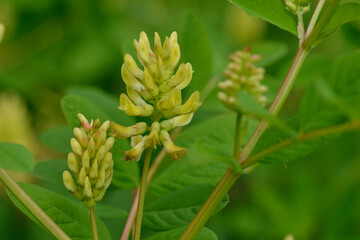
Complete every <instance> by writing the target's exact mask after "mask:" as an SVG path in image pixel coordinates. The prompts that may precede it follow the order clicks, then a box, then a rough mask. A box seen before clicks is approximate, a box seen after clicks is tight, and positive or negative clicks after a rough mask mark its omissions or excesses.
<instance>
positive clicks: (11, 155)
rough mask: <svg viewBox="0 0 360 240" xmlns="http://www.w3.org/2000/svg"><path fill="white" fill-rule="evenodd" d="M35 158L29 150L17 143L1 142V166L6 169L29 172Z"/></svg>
mask: <svg viewBox="0 0 360 240" xmlns="http://www.w3.org/2000/svg"><path fill="white" fill-rule="evenodd" d="M34 166H35V160H34V157H33V155H32V154H31V152H30V151H29V150H27V149H26V148H25V147H24V146H23V145H20V144H16V143H6V142H0V167H1V168H4V169H6V170H14V171H22V172H29V171H31V170H32V169H33V168H34Z"/></svg>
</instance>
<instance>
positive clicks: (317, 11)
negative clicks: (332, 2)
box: [305, 0, 326, 38]
mask: <svg viewBox="0 0 360 240" xmlns="http://www.w3.org/2000/svg"><path fill="white" fill-rule="evenodd" d="M325 2H326V0H319V2H318V4H317V5H316V8H315V10H314V13H313V15H312V17H311V19H310V22H309V25H308V27H307V29H306V33H305V37H306V38H307V37H309V35H310V33H311V32H312V31H313V29H314V26H315V24H316V21H317V19H318V18H319V15H320V12H321V9H322V8H323V6H324V4H325Z"/></svg>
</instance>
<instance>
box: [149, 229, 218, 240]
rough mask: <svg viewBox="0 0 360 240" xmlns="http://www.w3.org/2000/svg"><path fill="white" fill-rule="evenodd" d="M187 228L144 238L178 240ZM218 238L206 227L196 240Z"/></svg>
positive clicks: (214, 239)
mask: <svg viewBox="0 0 360 240" xmlns="http://www.w3.org/2000/svg"><path fill="white" fill-rule="evenodd" d="M185 229H186V227H181V228H176V229H172V230H169V231H166V232H161V233H158V234H155V235H153V236H151V237H148V238H144V240H178V239H179V238H180V236H181V234H182V233H183V232H184V231H185ZM217 239H218V238H217V236H216V235H215V233H214V232H213V231H211V230H210V229H208V228H206V227H204V228H202V229H201V230H200V231H199V234H198V235H197V236H196V238H195V240H217Z"/></svg>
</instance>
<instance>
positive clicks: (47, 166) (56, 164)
mask: <svg viewBox="0 0 360 240" xmlns="http://www.w3.org/2000/svg"><path fill="white" fill-rule="evenodd" d="M67 169H68V166H67V161H66V159H50V160H46V161H41V162H38V163H36V165H35V168H34V170H33V171H32V172H31V173H32V174H33V175H35V176H36V177H39V178H41V179H43V180H46V181H58V182H62V173H63V172H64V171H65V170H67Z"/></svg>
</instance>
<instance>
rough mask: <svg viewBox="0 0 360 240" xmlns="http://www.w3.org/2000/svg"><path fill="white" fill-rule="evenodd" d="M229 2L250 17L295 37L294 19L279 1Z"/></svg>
mask: <svg viewBox="0 0 360 240" xmlns="http://www.w3.org/2000/svg"><path fill="white" fill-rule="evenodd" d="M231 2H232V3H234V4H235V5H237V6H239V7H241V8H242V9H244V10H245V11H246V12H247V13H248V14H249V15H250V16H253V17H259V18H262V19H263V20H265V21H268V22H270V23H271V24H274V25H276V26H278V27H279V28H281V29H284V30H286V31H288V32H290V33H292V34H294V35H297V30H296V22H295V18H294V17H293V16H292V15H291V14H290V13H289V12H288V11H287V10H286V8H285V6H284V5H283V4H282V2H281V1H280V0H251V1H249V0H231Z"/></svg>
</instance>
